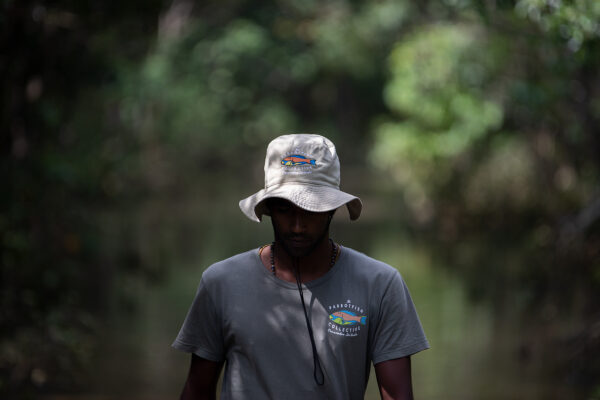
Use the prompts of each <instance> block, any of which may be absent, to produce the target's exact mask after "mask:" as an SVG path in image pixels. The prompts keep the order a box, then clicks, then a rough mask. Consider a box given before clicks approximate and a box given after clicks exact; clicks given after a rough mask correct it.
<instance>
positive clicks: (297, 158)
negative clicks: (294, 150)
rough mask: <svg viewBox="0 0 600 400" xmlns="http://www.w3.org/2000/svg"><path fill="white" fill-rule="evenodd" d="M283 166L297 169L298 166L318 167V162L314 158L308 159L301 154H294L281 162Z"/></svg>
mask: <svg viewBox="0 0 600 400" xmlns="http://www.w3.org/2000/svg"><path fill="white" fill-rule="evenodd" d="M281 165H285V166H286V167H295V166H298V165H314V166H317V160H315V159H312V158H307V157H304V156H301V155H299V154H292V155H290V156H287V157H285V158H283V159H282V160H281Z"/></svg>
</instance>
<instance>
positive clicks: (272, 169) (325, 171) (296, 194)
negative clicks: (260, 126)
mask: <svg viewBox="0 0 600 400" xmlns="http://www.w3.org/2000/svg"><path fill="white" fill-rule="evenodd" d="M272 197H279V198H282V199H286V200H288V201H290V202H292V203H294V204H295V205H296V206H298V207H300V208H302V209H304V210H308V211H314V212H324V211H331V210H335V209H337V208H338V207H340V206H342V205H344V204H345V205H346V207H348V212H349V213H350V219H351V220H355V219H357V218H358V217H359V216H360V212H361V210H362V202H361V201H360V199H359V198H358V197H356V196H353V195H351V194H348V193H345V192H342V191H341V190H340V160H339V159H338V156H337V153H336V150H335V146H334V144H333V143H332V142H331V140H329V139H327V138H326V137H323V136H320V135H313V134H295V135H283V136H279V137H278V138H275V139H273V140H272V141H271V143H269V146H268V147H267V156H266V158H265V188H264V189H262V190H260V191H258V192H257V193H255V194H253V195H252V196H250V197H247V198H245V199H243V200H241V201H240V209H241V210H242V212H243V213H244V214H246V216H247V217H248V218H250V219H251V220H253V221H256V222H260V220H261V219H262V216H263V214H265V215H269V210H268V208H267V206H266V204H265V200H266V199H269V198H272Z"/></svg>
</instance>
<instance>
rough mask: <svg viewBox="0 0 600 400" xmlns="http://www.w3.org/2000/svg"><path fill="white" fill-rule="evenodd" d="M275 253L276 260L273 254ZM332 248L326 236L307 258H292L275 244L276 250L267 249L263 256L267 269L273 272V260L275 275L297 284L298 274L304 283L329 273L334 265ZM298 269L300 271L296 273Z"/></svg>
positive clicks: (281, 247) (279, 245)
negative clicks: (272, 262)
mask: <svg viewBox="0 0 600 400" xmlns="http://www.w3.org/2000/svg"><path fill="white" fill-rule="evenodd" d="M273 251H274V258H272V256H271V253H272V252H273ZM332 254H333V250H332V246H331V242H330V240H329V236H328V235H326V236H325V237H324V238H323V239H322V240H321V241H319V243H318V244H317V245H316V246H315V248H314V249H313V250H312V251H311V252H310V253H309V254H306V255H305V256H302V257H297V258H295V257H292V256H291V255H290V254H289V253H288V252H287V251H286V250H285V248H284V247H283V246H282V245H281V244H278V243H277V242H275V248H274V249H273V248H272V247H271V246H269V247H267V248H266V249H265V251H263V252H262V254H261V259H262V261H263V264H264V265H265V267H267V268H268V269H269V270H271V260H273V261H274V262H275V275H276V276H277V277H278V278H279V279H282V280H285V281H288V282H296V273H297V272H299V273H300V279H301V281H302V282H309V281H312V280H315V279H317V278H319V277H321V276H323V275H325V274H326V273H327V271H329V269H330V268H331V264H332V261H331V259H332ZM296 268H297V269H298V271H296Z"/></svg>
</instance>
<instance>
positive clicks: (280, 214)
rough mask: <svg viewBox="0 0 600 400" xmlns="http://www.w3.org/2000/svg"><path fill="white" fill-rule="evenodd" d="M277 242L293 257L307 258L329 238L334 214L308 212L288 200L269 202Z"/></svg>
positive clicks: (270, 200)
mask: <svg viewBox="0 0 600 400" xmlns="http://www.w3.org/2000/svg"><path fill="white" fill-rule="evenodd" d="M267 205H268V207H269V210H270V212H271V223H272V224H273V231H274V233H275V240H277V242H278V243H280V244H281V245H282V246H283V247H284V249H285V250H286V252H287V253H288V254H289V255H290V256H292V257H305V256H307V255H309V254H310V253H312V251H313V250H314V249H315V248H316V247H317V245H318V244H319V243H321V241H322V240H323V239H326V238H327V234H328V232H329V223H330V221H331V216H332V215H333V213H332V212H331V211H327V212H312V211H306V210H303V209H302V208H299V207H297V206H295V205H294V204H292V203H290V202H289V201H287V200H283V199H279V198H274V199H269V200H268V204H267Z"/></svg>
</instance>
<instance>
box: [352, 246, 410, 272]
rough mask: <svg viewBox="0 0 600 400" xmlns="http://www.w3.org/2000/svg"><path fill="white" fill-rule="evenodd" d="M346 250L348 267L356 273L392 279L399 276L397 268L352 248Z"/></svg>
mask: <svg viewBox="0 0 600 400" xmlns="http://www.w3.org/2000/svg"><path fill="white" fill-rule="evenodd" d="M344 250H345V251H346V256H347V257H346V265H347V266H348V267H349V268H350V269H352V270H354V271H355V272H358V273H363V274H366V275H368V276H372V277H384V278H391V277H392V276H393V275H396V274H399V271H398V270H397V269H396V268H394V267H392V266H391V265H389V264H387V263H385V262H383V261H381V260H378V259H376V258H373V257H371V256H368V255H367V254H365V253H362V252H360V251H358V250H354V249H352V248H350V247H344ZM344 250H342V251H344Z"/></svg>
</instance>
